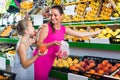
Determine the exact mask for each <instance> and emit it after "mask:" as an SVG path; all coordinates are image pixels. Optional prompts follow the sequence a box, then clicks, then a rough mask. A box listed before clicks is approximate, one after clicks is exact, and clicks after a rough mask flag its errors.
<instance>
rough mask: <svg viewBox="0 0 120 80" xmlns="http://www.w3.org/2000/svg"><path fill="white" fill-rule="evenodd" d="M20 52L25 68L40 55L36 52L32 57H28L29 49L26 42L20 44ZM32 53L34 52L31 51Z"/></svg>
mask: <svg viewBox="0 0 120 80" xmlns="http://www.w3.org/2000/svg"><path fill="white" fill-rule="evenodd" d="M17 51H18V54H19V56H20V61H21V64H22V66H23V67H24V68H28V67H29V66H30V65H32V64H33V63H34V61H35V60H36V59H37V58H38V57H39V54H36V55H35V56H33V57H32V58H30V59H27V54H26V53H27V51H26V46H25V45H24V44H22V43H21V44H20V45H19V47H18V48H17ZM31 54H32V53H31Z"/></svg>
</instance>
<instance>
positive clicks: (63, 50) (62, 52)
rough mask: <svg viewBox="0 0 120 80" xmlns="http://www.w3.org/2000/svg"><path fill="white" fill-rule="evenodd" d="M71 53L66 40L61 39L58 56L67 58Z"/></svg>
mask: <svg viewBox="0 0 120 80" xmlns="http://www.w3.org/2000/svg"><path fill="white" fill-rule="evenodd" d="M68 55H69V45H68V43H67V42H65V41H61V45H60V48H59V51H58V52H57V53H56V56H57V57H58V58H64V59H65V58H67V57H68Z"/></svg>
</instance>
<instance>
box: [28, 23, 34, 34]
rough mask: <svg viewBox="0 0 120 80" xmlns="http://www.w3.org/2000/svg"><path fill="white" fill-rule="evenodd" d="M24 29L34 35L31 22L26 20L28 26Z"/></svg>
mask: <svg viewBox="0 0 120 80" xmlns="http://www.w3.org/2000/svg"><path fill="white" fill-rule="evenodd" d="M26 30H27V32H28V33H29V34H30V35H31V36H33V35H34V27H33V25H32V22H28V27H27V28H26Z"/></svg>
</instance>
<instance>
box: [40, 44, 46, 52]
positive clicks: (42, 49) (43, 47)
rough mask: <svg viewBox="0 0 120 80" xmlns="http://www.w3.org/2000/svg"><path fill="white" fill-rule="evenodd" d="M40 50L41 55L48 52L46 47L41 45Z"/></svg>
mask: <svg viewBox="0 0 120 80" xmlns="http://www.w3.org/2000/svg"><path fill="white" fill-rule="evenodd" d="M39 50H40V52H41V53H44V52H45V51H46V50H47V47H46V46H45V45H41V46H40V47H39Z"/></svg>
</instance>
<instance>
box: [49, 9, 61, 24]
mask: <svg viewBox="0 0 120 80" xmlns="http://www.w3.org/2000/svg"><path fill="white" fill-rule="evenodd" d="M62 17H63V15H61V14H60V13H59V11H58V10H57V9H51V10H50V17H49V18H50V21H51V22H52V23H53V24H58V23H61V20H62Z"/></svg>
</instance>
